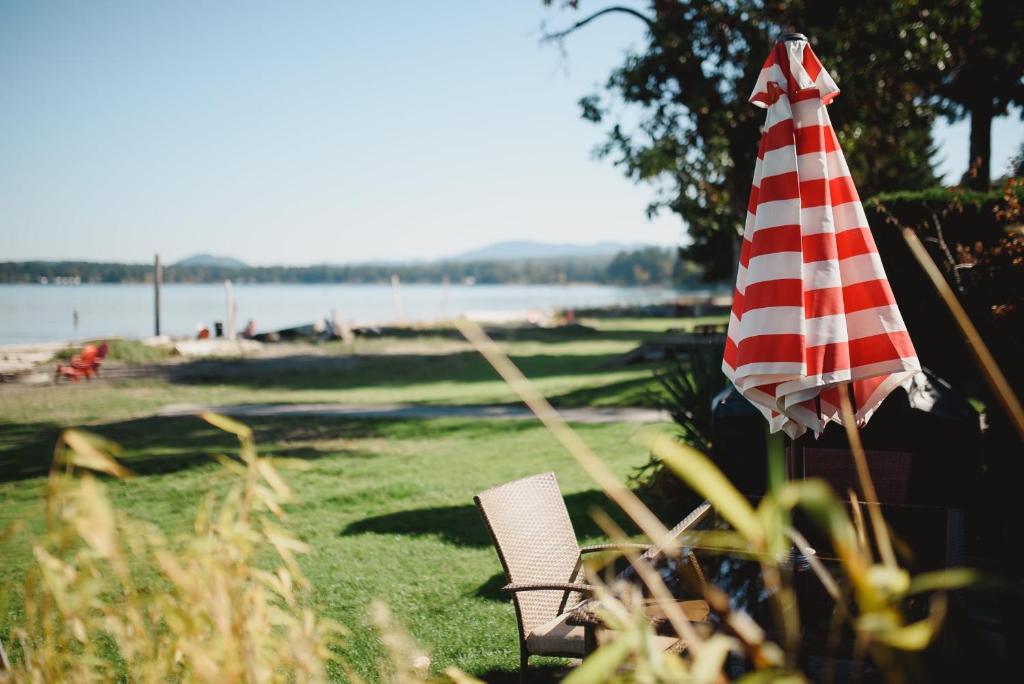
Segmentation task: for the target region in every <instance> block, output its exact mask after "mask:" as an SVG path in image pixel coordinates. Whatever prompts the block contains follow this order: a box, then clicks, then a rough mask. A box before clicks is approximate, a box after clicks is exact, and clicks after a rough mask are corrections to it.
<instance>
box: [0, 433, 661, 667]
mask: <svg viewBox="0 0 1024 684" xmlns="http://www.w3.org/2000/svg"><path fill="white" fill-rule="evenodd" d="M252 425H253V427H254V428H255V429H256V432H257V438H258V440H259V443H260V444H262V445H264V448H263V449H262V451H263V453H265V454H273V455H280V456H292V457H298V458H301V459H303V460H305V461H307V462H308V464H309V466H310V467H309V469H308V470H303V471H290V472H288V473H287V477H288V478H289V480H290V482H291V483H292V484H293V486H294V488H295V490H296V493H297V495H298V502H297V503H296V504H294V505H293V506H292V507H291V508H290V510H289V524H290V526H291V528H292V529H293V530H294V531H295V532H296V533H297V534H298V535H299V536H300V537H301V538H302V539H303V540H304V541H306V542H308V543H309V544H311V545H312V547H313V548H314V552H313V553H312V554H310V555H309V556H306V557H305V558H303V559H302V565H303V567H304V570H305V571H306V573H307V574H308V575H309V578H310V580H311V581H312V583H313V585H314V587H316V588H317V593H316V595H315V602H316V603H317V604H319V606H320V608H321V609H322V611H323V612H324V613H325V614H326V616H328V617H331V618H334V619H337V620H339V621H341V622H343V623H344V624H346V625H348V626H350V627H351V628H352V629H353V634H352V636H351V637H350V638H349V640H348V641H347V643H346V645H345V647H344V650H345V655H346V656H347V657H348V658H349V659H350V660H351V661H352V662H353V663H355V664H356V666H357V668H358V669H359V670H360V671H361V673H362V674H363V675H364V676H367V677H370V678H371V679H372V678H373V677H374V672H373V669H372V663H374V662H375V659H376V658H377V657H378V656H380V655H382V651H381V649H380V646H379V644H378V642H377V640H376V637H375V636H374V634H373V632H372V630H371V628H370V627H369V625H368V620H367V612H366V609H367V606H368V604H369V602H370V601H371V600H372V599H373V598H382V599H384V600H386V601H387V602H388V603H389V605H390V606H391V607H392V609H393V611H394V612H395V614H396V616H397V617H398V618H399V619H400V620H402V621H403V622H404V623H405V624H406V625H407V626H408V628H409V630H410V632H411V633H412V634H413V636H415V637H416V638H417V639H419V640H420V641H421V642H423V643H424V644H426V645H427V646H429V647H430V648H431V650H432V651H433V654H434V663H435V665H436V666H437V667H439V668H440V667H444V666H447V665H453V664H454V665H458V666H459V667H461V668H463V669H464V670H466V671H469V672H471V673H474V674H476V675H478V676H483V677H484V678H485V679H487V680H488V681H492V680H493V679H495V678H497V679H500V678H501V677H502V676H504V675H508V676H511V673H512V672H514V671H515V668H516V667H517V664H518V652H517V640H516V637H515V617H514V613H513V611H512V607H511V604H510V603H508V601H507V600H506V599H505V597H503V596H502V595H500V594H499V592H498V588H499V587H500V586H501V585H502V584H503V583H504V579H503V577H502V575H501V568H500V565H499V563H498V560H497V557H496V555H495V553H494V551H493V550H492V548H491V546H490V542H489V540H488V538H487V534H486V531H485V529H484V526H483V524H482V522H481V521H480V519H479V516H478V514H477V512H476V510H475V509H474V507H473V504H472V496H473V494H474V493H476V492H477V491H480V490H482V489H485V488H487V487H490V486H492V485H494V484H497V483H500V482H504V481H507V480H510V479H514V478H517V477H521V476H524V475H528V474H532V473H536V472H541V471H544V470H554V471H555V472H556V473H557V476H558V479H559V481H560V483H561V486H562V488H563V491H564V493H565V495H566V501H567V504H568V506H569V510H570V514H571V515H572V517H573V520H574V521H575V522H576V524H577V533H578V534H579V535H580V537H581V539H582V540H584V541H587V540H593V539H596V538H598V537H597V530H596V528H595V526H594V525H593V523H591V522H590V520H589V517H588V515H587V512H588V510H590V509H591V508H592V507H594V506H607V502H606V501H605V500H604V497H603V495H601V494H600V493H599V492H597V491H596V490H595V489H594V487H593V485H592V484H591V483H590V482H589V480H588V479H587V477H586V476H585V475H584V474H583V473H582V472H581V471H580V470H579V469H578V468H577V467H576V466H575V464H574V462H572V461H571V460H570V459H569V457H568V456H567V455H565V454H564V453H562V451H561V449H560V448H559V447H558V445H557V444H555V443H554V441H553V440H552V439H551V438H550V437H549V436H548V434H547V433H546V432H545V431H544V430H543V428H541V427H539V426H538V425H536V424H534V423H532V422H518V421H516V422H508V421H493V422H491V421H466V420H431V421H358V422H357V421H346V420H328V419H309V418H305V419H300V418H290V419H266V420H258V421H253V422H252ZM636 429H637V428H636V427H635V426H628V425H588V426H580V427H579V430H580V433H581V435H582V436H583V437H584V438H585V439H586V440H587V441H588V443H589V444H590V445H591V446H592V447H593V448H594V449H595V450H596V451H597V452H598V453H600V454H602V455H603V456H604V457H605V458H606V459H607V460H608V462H609V464H610V465H611V466H612V467H613V469H614V470H615V471H617V472H618V473H619V474H620V475H625V474H626V473H627V472H628V471H629V470H630V469H631V468H633V467H635V466H637V465H639V464H641V463H642V462H643V461H644V460H645V459H646V454H645V452H644V451H643V450H642V449H640V448H639V447H636V446H634V445H632V444H631V443H630V437H631V436H632V434H633V432H634V431H635V430H636ZM55 430H56V427H55V426H53V425H48V424H34V425H25V426H22V427H21V429H20V430H19V431H17V432H16V434H14V435H11V434H10V433H8V432H6V431H5V432H4V436H3V437H2V438H0V454H2V457H3V461H4V464H5V467H4V470H3V479H4V480H6V481H4V482H2V483H0V501H3V505H2V507H0V529H3V528H5V527H6V526H8V525H10V524H12V523H22V524H23V526H24V528H25V529H23V530H22V532H21V533H19V534H18V535H17V536H15V537H14V538H13V539H9V540H6V541H5V543H4V547H5V552H4V554H3V556H2V558H0V585H2V586H4V587H11V586H13V585H15V584H16V582H17V581H18V580H19V578H20V577H21V575H22V572H23V568H24V567H25V566H26V564H27V563H28V562H29V560H30V556H29V554H30V552H29V548H28V545H27V534H26V533H30V532H36V533H37V532H39V531H40V527H41V521H42V515H41V503H40V501H39V499H38V493H39V491H40V489H41V487H42V484H43V479H42V475H41V472H43V471H44V470H45V468H46V467H47V465H48V457H49V449H50V448H51V442H50V438H51V437H52V436H53V434H54V431H55ZM96 431H97V432H100V433H101V434H102V435H104V436H106V437H109V438H111V439H114V440H116V441H119V442H121V443H122V444H123V445H124V446H125V448H126V452H125V454H124V458H123V461H124V462H125V463H126V464H127V465H128V466H129V467H131V468H132V469H133V470H135V471H136V473H137V474H138V477H136V478H135V479H133V480H130V481H125V482H110V483H109V484H108V486H109V489H110V495H111V498H112V500H113V501H114V503H115V505H116V506H117V507H118V508H120V509H121V510H122V511H124V512H125V513H126V514H127V515H129V516H132V517H134V518H137V519H142V520H146V521H150V522H153V523H155V524H156V525H158V526H159V527H161V528H162V529H163V530H165V531H166V532H168V533H170V534H174V533H181V532H184V531H187V530H188V529H189V525H190V524H191V517H192V511H193V510H194V507H195V505H196V504H197V502H198V501H199V499H200V498H201V497H202V495H203V493H204V492H206V491H208V489H209V488H210V487H211V486H218V485H217V484H216V480H215V478H212V477H211V475H213V474H214V473H215V472H216V469H217V466H215V465H213V464H212V461H211V458H210V456H211V455H213V454H215V453H222V452H232V451H233V449H234V447H233V445H232V441H231V438H230V436H225V435H224V434H222V433H219V432H218V431H216V430H214V429H213V428H211V427H210V426H208V425H206V424H205V423H203V422H201V421H200V420H198V419H197V418H148V419H142V420H127V421H123V422H118V423H110V424H106V425H103V426H100V427H99V428H97V429H96ZM510 454H515V455H516V457H515V458H509V457H508V456H509V455H510ZM13 463H17V464H19V465H20V467H18V468H15V467H12V464H13ZM19 610H20V608H19V604H18V602H17V600H15V601H13V602H11V603H10V604H9V607H8V608H7V610H6V613H4V614H0V638H4V637H6V636H7V633H8V630H9V627H10V625H11V624H12V623H14V622H15V621H17V620H18V616H19Z"/></svg>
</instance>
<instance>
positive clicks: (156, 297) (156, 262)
mask: <svg viewBox="0 0 1024 684" xmlns="http://www.w3.org/2000/svg"><path fill="white" fill-rule="evenodd" d="M163 280H164V271H163V269H162V268H161V267H160V255H159V254H156V255H154V257H153V334H154V335H156V336H157V337H160V285H161V284H162V283H163Z"/></svg>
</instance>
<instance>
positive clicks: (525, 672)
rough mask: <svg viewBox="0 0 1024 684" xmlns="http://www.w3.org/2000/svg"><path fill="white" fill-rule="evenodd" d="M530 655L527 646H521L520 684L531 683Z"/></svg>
mask: <svg viewBox="0 0 1024 684" xmlns="http://www.w3.org/2000/svg"><path fill="white" fill-rule="evenodd" d="M529 669H530V653H529V652H528V651H527V650H526V644H523V643H520V644H519V684H526V683H527V682H528V681H529Z"/></svg>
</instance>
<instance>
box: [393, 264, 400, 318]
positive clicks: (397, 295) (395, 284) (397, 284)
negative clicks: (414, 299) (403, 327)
mask: <svg viewBox="0 0 1024 684" xmlns="http://www.w3.org/2000/svg"><path fill="white" fill-rule="evenodd" d="M401 284H402V283H401V280H399V278H398V274H397V273H394V274H392V275H391V294H393V295H394V297H395V319H396V320H395V322H396V323H399V324H400V323H401V322H402V294H401V292H400V291H399V288H400V286H401Z"/></svg>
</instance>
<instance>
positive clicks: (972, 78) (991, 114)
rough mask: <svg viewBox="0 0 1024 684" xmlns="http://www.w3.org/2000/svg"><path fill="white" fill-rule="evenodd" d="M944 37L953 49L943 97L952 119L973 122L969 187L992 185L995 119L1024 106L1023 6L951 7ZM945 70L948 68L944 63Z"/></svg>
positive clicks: (964, 2) (966, 2)
mask: <svg viewBox="0 0 1024 684" xmlns="http://www.w3.org/2000/svg"><path fill="white" fill-rule="evenodd" d="M949 5H950V6H949V7H948V8H947V11H946V12H945V16H944V17H943V19H944V21H943V33H944V34H945V36H946V42H947V43H948V45H949V47H950V59H949V60H947V63H948V68H945V69H943V71H944V77H943V79H942V87H941V88H940V90H939V94H940V96H941V97H942V101H943V102H944V103H945V104H946V105H947V107H948V109H947V115H948V116H949V117H950V118H952V119H954V120H956V119H960V118H963V117H964V116H969V117H970V119H971V137H970V160H969V161H970V164H969V170H968V174H967V178H966V179H965V180H966V181H967V184H968V185H970V186H971V187H973V188H975V189H979V190H987V189H988V188H989V185H990V178H989V176H990V166H991V160H992V120H993V119H994V118H995V117H997V116H1002V115H1005V114H1006V113H1007V112H1008V110H1009V107H1010V105H1017V106H1022V105H1024V40H1022V36H1024V3H1022V2H1015V1H1012V0H1010V1H1008V0H961V1H959V2H950V3H949ZM943 66H946V65H945V64H944V65H943Z"/></svg>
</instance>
